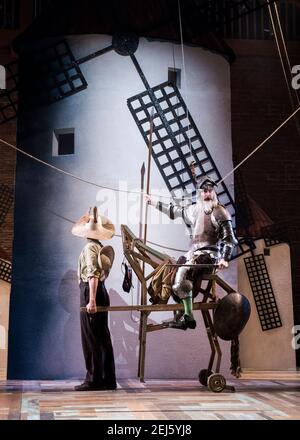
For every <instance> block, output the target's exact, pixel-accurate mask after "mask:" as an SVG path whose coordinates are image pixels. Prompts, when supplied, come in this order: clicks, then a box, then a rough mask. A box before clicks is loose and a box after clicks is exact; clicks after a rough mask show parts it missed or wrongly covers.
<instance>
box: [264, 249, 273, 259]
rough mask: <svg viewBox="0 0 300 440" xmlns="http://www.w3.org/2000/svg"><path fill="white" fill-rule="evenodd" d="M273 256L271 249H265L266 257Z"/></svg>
mask: <svg viewBox="0 0 300 440" xmlns="http://www.w3.org/2000/svg"><path fill="white" fill-rule="evenodd" d="M270 255H271V253H270V248H264V256H265V257H269V256H270Z"/></svg>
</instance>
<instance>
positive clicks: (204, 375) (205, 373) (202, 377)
mask: <svg viewBox="0 0 300 440" xmlns="http://www.w3.org/2000/svg"><path fill="white" fill-rule="evenodd" d="M212 374H213V371H211V370H201V371H200V372H199V374H198V378H199V382H200V383H201V385H204V386H205V387H207V380H208V378H209V376H211V375H212Z"/></svg>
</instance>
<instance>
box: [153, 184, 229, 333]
mask: <svg viewBox="0 0 300 440" xmlns="http://www.w3.org/2000/svg"><path fill="white" fill-rule="evenodd" d="M215 186H217V184H216V183H215V182H213V181H212V180H211V179H210V178H208V177H204V178H202V179H201V180H200V181H199V182H198V183H197V187H198V190H199V192H198V195H197V202H196V203H195V204H192V205H189V206H188V207H181V206H178V205H173V204H172V203H170V204H165V203H162V202H160V201H157V200H156V199H155V198H154V197H152V196H149V195H146V196H145V198H146V201H147V202H148V203H149V204H150V205H152V206H155V207H156V208H157V209H159V210H160V211H162V212H163V213H165V214H167V215H168V216H169V217H170V218H171V219H172V220H174V219H176V218H179V217H182V218H183V221H184V222H185V224H186V226H187V227H188V228H189V229H190V232H191V234H190V236H191V243H190V248H189V251H188V252H187V254H186V255H185V257H186V262H185V265H183V266H181V267H179V269H178V270H177V273H176V276H175V282H174V284H173V292H174V293H175V295H176V296H177V297H178V298H180V300H182V302H183V304H184V314H182V313H178V314H177V317H176V318H175V320H174V321H172V322H171V323H169V327H172V328H178V329H182V330H186V329H188V328H191V329H194V328H195V327H196V321H195V319H194V316H193V295H192V290H193V284H192V281H191V280H190V279H189V274H190V273H191V267H190V265H193V264H196V263H197V264H212V265H217V267H218V268H219V269H224V268H227V267H228V264H229V260H230V258H231V255H232V251H233V249H234V247H235V246H236V244H237V239H236V237H235V235H234V232H233V229H232V221H231V216H230V214H229V212H228V211H227V209H226V208H225V207H224V206H223V205H221V204H220V203H219V201H218V199H217V195H216V192H215V190H214V187H215ZM212 267H213V266H212Z"/></svg>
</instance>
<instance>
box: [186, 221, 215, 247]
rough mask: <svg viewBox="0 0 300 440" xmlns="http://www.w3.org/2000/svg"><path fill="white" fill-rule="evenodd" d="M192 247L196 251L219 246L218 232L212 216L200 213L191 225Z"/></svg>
mask: <svg viewBox="0 0 300 440" xmlns="http://www.w3.org/2000/svg"><path fill="white" fill-rule="evenodd" d="M191 232H192V234H191V245H192V246H193V248H194V249H197V248H198V249H199V248H203V247H206V246H217V243H218V231H217V228H216V226H215V225H214V224H213V221H212V214H211V213H210V214H205V213H204V212H203V213H200V214H199V216H198V217H197V218H196V220H195V223H194V224H193V225H191Z"/></svg>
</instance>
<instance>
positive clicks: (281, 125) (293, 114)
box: [218, 106, 300, 184]
mask: <svg viewBox="0 0 300 440" xmlns="http://www.w3.org/2000/svg"><path fill="white" fill-rule="evenodd" d="M299 110H300V106H299V107H298V108H297V109H296V110H295V111H294V112H293V113H292V114H291V115H290V116H289V117H288V118H287V119H286V120H285V121H283V122H282V123H281V124H280V125H279V127H277V128H276V129H275V130H274V131H273V132H272V133H271V134H270V135H269V136H268V137H267V138H266V139H265V140H264V141H262V142H261V143H260V144H259V145H258V146H257V147H256V148H254V150H253V151H251V153H249V154H248V156H246V157H245V158H244V159H243V160H242V161H241V162H240V163H239V164H238V165H236V166H235V167H234V168H233V169H232V170H231V171H230V172H229V173H227V174H226V175H225V176H224V177H223V178H222V179H221V180H220V181H219V182H218V184H219V183H221V182H223V181H224V180H225V179H227V177H229V176H230V175H231V174H232V173H234V172H235V171H236V170H237V169H238V168H239V167H240V166H241V165H243V163H245V162H246V160H248V159H249V158H250V157H251V156H253V154H254V153H256V151H258V150H259V149H260V148H261V147H262V146H263V145H264V144H265V143H266V142H267V141H268V140H269V139H271V137H273V136H274V134H275V133H277V131H279V130H280V129H281V128H282V127H283V126H284V125H285V124H286V123H287V122H288V121H289V120H290V119H292V118H293V117H294V116H295V114H296V113H297V112H298V111H299Z"/></svg>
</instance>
